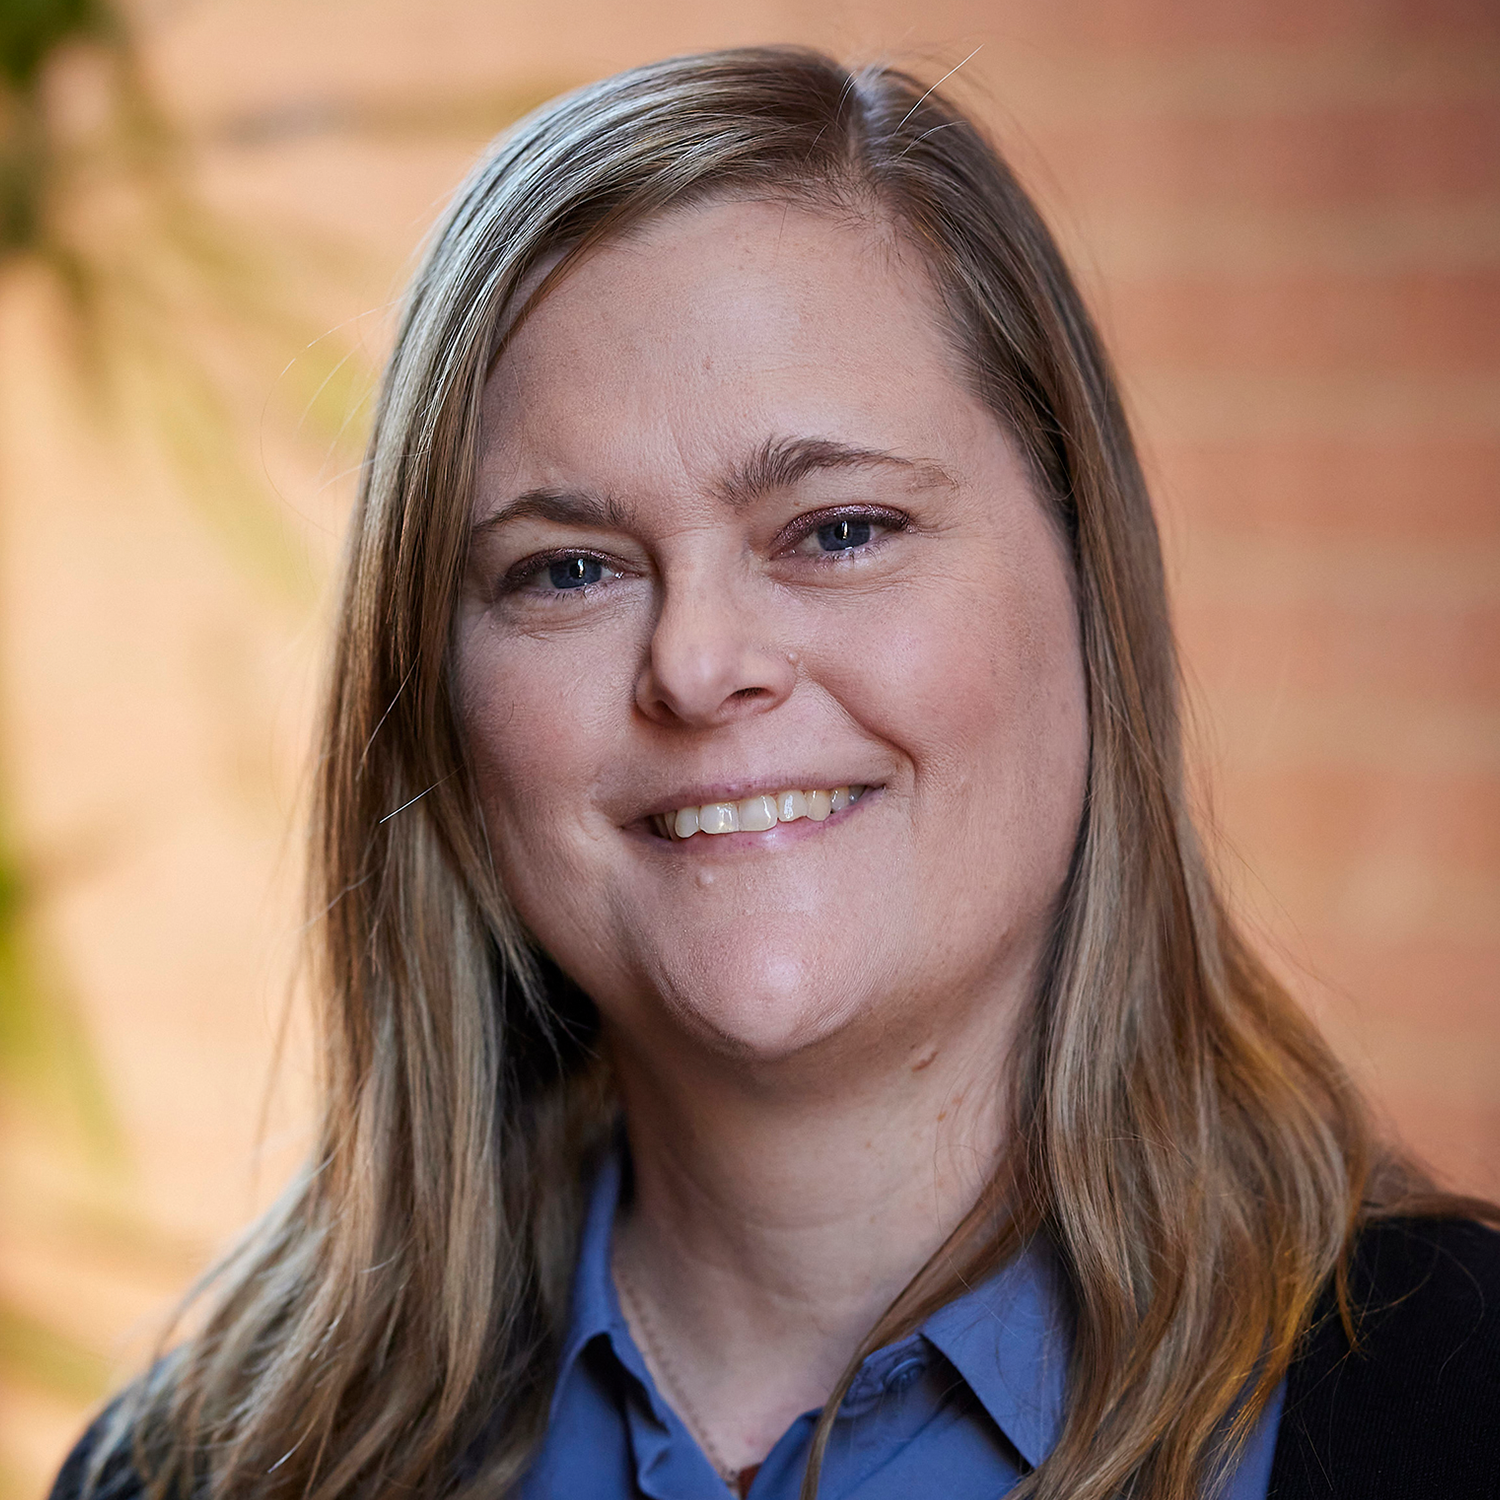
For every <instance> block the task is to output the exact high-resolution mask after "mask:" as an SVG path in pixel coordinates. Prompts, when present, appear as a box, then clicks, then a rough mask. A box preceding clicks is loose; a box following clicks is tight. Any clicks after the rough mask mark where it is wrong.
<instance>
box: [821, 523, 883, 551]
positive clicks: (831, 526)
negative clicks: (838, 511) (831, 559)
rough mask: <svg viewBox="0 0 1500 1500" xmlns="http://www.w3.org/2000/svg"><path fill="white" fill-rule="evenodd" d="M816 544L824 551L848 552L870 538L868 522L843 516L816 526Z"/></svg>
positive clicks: (864, 543)
mask: <svg viewBox="0 0 1500 1500" xmlns="http://www.w3.org/2000/svg"><path fill="white" fill-rule="evenodd" d="M817 537H818V546H819V547H821V548H822V549H823V551H824V552H848V551H849V550H850V549H851V548H854V547H863V546H865V545H866V544H867V543H868V542H869V540H870V523H869V522H868V521H862V520H860V519H858V518H857V517H855V518H852V519H851V518H850V517H848V516H844V517H842V518H841V519H839V520H837V521H830V522H829V523H828V525H826V526H820V527H818V531H817Z"/></svg>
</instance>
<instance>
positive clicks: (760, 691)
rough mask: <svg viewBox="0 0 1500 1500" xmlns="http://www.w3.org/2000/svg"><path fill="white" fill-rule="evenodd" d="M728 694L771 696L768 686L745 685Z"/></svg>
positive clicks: (742, 696) (733, 696) (741, 696)
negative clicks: (745, 686)
mask: <svg viewBox="0 0 1500 1500" xmlns="http://www.w3.org/2000/svg"><path fill="white" fill-rule="evenodd" d="M729 696H730V697H731V698H769V697H770V696H771V692H770V689H769V688H763V687H747V688H739V689H738V690H737V691H735V692H733V693H731V694H730V695H729Z"/></svg>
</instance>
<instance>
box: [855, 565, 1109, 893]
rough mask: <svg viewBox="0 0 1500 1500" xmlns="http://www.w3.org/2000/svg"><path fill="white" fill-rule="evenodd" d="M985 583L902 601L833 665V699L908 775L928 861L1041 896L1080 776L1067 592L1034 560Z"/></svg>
mask: <svg viewBox="0 0 1500 1500" xmlns="http://www.w3.org/2000/svg"><path fill="white" fill-rule="evenodd" d="M984 576H985V578H986V579H987V580H994V581H993V582H989V581H985V582H981V581H968V582H966V581H965V580H963V579H954V580H952V581H951V583H949V585H948V586H946V587H944V588H943V589H941V590H937V589H931V590H924V591H922V592H921V593H920V595H919V594H918V593H917V592H916V591H913V593H912V595H911V597H910V598H909V599H908V600H906V601H904V602H903V603H902V604H901V605H899V606H898V607H896V608H893V609H891V610H890V611H889V612H887V613H886V614H884V616H883V617H882V621H881V625H880V627H879V633H878V636H872V637H871V638H869V639H867V640H866V641H865V642H864V643H863V645H862V648H861V649H860V650H859V651H858V652H857V653H856V652H854V651H852V650H845V651H844V652H843V653H841V661H842V663H843V666H842V667H841V668H836V670H841V671H843V672H844V674H845V682H846V686H845V687H844V688H843V689H842V690H839V689H836V692H839V693H840V695H841V696H842V697H843V699H844V701H845V702H846V704H848V705H850V706H851V707H852V706H853V705H855V704H862V705H863V710H862V717H863V724H864V727H865V728H866V729H867V730H869V731H870V732H872V733H874V734H876V735H878V736H879V737H880V738H882V739H885V740H887V741H888V742H890V743H892V744H894V745H895V746H896V747H897V748H898V749H899V750H900V751H901V752H902V754H903V756H904V757H905V758H906V759H907V760H908V761H909V763H910V764H911V766H912V781H911V795H912V798H913V802H914V806H915V810H916V811H917V813H918V814H919V818H920V826H924V827H930V828H933V829H935V830H938V831H939V832H938V836H937V837H936V838H935V839H934V841H933V846H934V854H935V857H936V858H938V859H939V860H942V859H950V860H957V859H959V858H961V859H962V860H963V861H964V862H965V864H966V866H967V874H966V878H970V879H974V880H976V881H978V882H979V883H982V884H986V885H993V884H994V883H995V882H997V881H998V882H1000V883H1003V884H1005V885H1007V886H1011V887H1015V886H1019V885H1025V884H1027V883H1028V882H1033V883H1037V884H1039V885H1042V886H1046V885H1048V883H1049V882H1053V881H1054V877H1055V878H1056V879H1059V880H1060V879H1061V876H1062V874H1063V873H1064V872H1065V870H1066V864H1067V861H1068V859H1069V858H1070V857H1071V852H1072V846H1073V841H1074V838H1075V836H1076V833H1077V828H1078V823H1079V820H1080V818H1081V816H1082V803H1083V792H1084V783H1085V779H1086V776H1087V764H1088V719H1087V706H1086V694H1085V688H1084V676H1083V666H1082V657H1081V651H1080V646H1079V638H1078V628H1077V621H1076V615H1075V612H1074V605H1073V599H1072V593H1071V589H1070V587H1069V582H1068V576H1067V573H1066V571H1065V570H1064V569H1063V568H1062V566H1061V565H1060V564H1059V563H1058V562H1057V561H1055V560H1054V559H1052V558H1051V557H1050V556H1047V555H1045V554H1044V556H1043V557H1042V559H1040V565H1034V566H1032V567H1028V568H1025V569H1023V570H1020V571H1013V572H1011V573H1006V572H1004V571H1002V570H1001V568H1000V566H999V565H998V564H997V565H996V566H994V567H993V568H988V569H985V570H984ZM856 664H857V665H856ZM856 674H857V676H858V679H859V680H858V682H857V683H856V682H855V681H854V680H853V679H854V677H855V676H856ZM981 876H985V877H987V878H985V879H981Z"/></svg>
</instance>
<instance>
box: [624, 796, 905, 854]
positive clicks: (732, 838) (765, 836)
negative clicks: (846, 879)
mask: <svg viewBox="0 0 1500 1500" xmlns="http://www.w3.org/2000/svg"><path fill="white" fill-rule="evenodd" d="M884 790H885V789H884V788H883V787H879V786H866V788H865V790H864V795H863V796H861V797H860V799H859V801H858V802H851V803H850V804H849V805H848V807H845V808H843V809H841V810H840V811H839V812H836V813H830V814H829V815H828V816H827V817H826V818H824V819H823V821H822V822H821V823H820V822H818V821H817V819H815V818H793V819H792V821H791V822H790V823H778V824H777V825H776V826H775V827H774V828H766V829H762V830H761V831H760V832H758V833H695V834H694V835H693V836H692V837H691V838H686V839H664V838H662V837H661V835H660V834H658V833H653V832H652V830H651V829H650V827H649V826H647V825H646V824H643V823H638V824H636V830H637V831H638V832H639V833H640V834H641V835H642V836H643V837H644V838H645V839H646V840H647V841H648V842H649V843H651V845H652V846H653V847H655V848H658V849H664V850H667V851H669V852H671V853H674V854H676V853H683V854H691V853H701V852H703V851H704V850H707V851H709V852H718V853H724V854H732V853H734V852H735V851H737V850H746V851H748V850H753V849H779V848H782V847H784V846H785V845H787V844H790V843H793V842H795V841H797V840H800V839H804V838H810V837H812V835H814V834H817V833H822V832H823V831H824V830H825V829H828V828H833V827H836V826H839V825H841V824H843V823H845V822H847V821H848V819H849V818H851V817H852V816H853V815H854V814H855V813H857V812H858V811H859V810H860V808H862V807H864V806H865V805H866V804H867V803H869V802H870V801H871V800H872V799H873V798H875V797H877V796H879V794H880V793H881V792H882V791H884Z"/></svg>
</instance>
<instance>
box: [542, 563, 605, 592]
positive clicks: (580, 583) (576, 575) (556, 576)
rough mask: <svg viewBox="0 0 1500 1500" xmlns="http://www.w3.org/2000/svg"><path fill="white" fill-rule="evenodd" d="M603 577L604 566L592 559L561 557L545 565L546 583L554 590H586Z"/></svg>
mask: <svg viewBox="0 0 1500 1500" xmlns="http://www.w3.org/2000/svg"><path fill="white" fill-rule="evenodd" d="M603 577H604V564H603V563H602V562H600V561H599V560H598V559H597V558H594V557H562V558H559V559H558V560H557V561H556V562H554V563H548V565H547V581H548V582H549V583H550V584H551V585H552V587H553V588H555V589H581V588H587V587H588V586H589V584H591V583H598V582H599V580H600V579H601V578H603Z"/></svg>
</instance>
